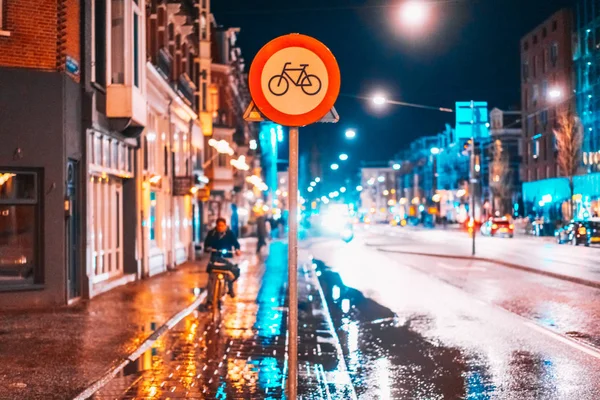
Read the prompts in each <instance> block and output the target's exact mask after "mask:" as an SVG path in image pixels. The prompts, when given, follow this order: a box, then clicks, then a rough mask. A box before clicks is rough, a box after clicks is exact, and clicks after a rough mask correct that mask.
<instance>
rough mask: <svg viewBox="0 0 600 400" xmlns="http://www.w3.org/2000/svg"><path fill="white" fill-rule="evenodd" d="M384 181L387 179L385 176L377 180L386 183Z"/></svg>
mask: <svg viewBox="0 0 600 400" xmlns="http://www.w3.org/2000/svg"><path fill="white" fill-rule="evenodd" d="M384 181H385V177H384V176H383V175H382V176H380V177H378V178H377V182H384Z"/></svg>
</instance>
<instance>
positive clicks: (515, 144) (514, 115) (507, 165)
mask: <svg viewBox="0 0 600 400" xmlns="http://www.w3.org/2000/svg"><path fill="white" fill-rule="evenodd" d="M521 135H522V128H521V112H519V111H502V110H500V109H498V108H494V109H493V110H492V111H490V136H491V140H490V142H489V144H488V147H487V151H486V155H487V163H486V164H487V165H488V166H489V167H488V168H487V173H488V182H489V190H488V199H489V204H490V206H491V208H492V211H497V212H500V213H502V214H506V213H510V214H514V215H515V216H518V215H520V210H519V208H520V207H521V205H520V204H519V203H520V201H521V174H520V171H519V167H520V165H521V154H522V151H521ZM498 146H499V147H500V149H501V153H502V155H501V156H498V157H497V158H496V160H498V161H496V162H498V163H499V164H502V168H501V169H506V170H505V171H503V170H500V171H498V170H497V169H496V168H494V166H493V163H494V162H495V158H494V153H495V151H497V148H498ZM500 175H503V176H500ZM499 186H501V187H499ZM496 188H498V189H500V190H497V189H496ZM521 212H522V211H521Z"/></svg>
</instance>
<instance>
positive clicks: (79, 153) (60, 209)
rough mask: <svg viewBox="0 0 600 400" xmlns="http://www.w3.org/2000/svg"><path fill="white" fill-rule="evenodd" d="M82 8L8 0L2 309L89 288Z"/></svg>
mask: <svg viewBox="0 0 600 400" xmlns="http://www.w3.org/2000/svg"><path fill="white" fill-rule="evenodd" d="M79 5H80V2H79V1H77V0H59V1H56V0H18V1H11V0H8V1H7V0H3V1H0V88H1V90H0V137H2V146H0V307H35V306H43V305H44V306H47V305H58V304H66V303H67V302H68V300H69V299H70V298H75V297H78V296H79V294H80V281H79V279H78V277H79V274H78V273H77V271H78V269H79V268H80V267H81V265H82V254H81V252H79V251H78V249H79V248H80V245H79V242H78V239H79V235H78V232H80V231H81V230H82V229H83V227H84V226H85V222H84V221H83V220H82V219H80V218H78V212H79V210H80V199H81V193H80V192H79V191H78V190H77V189H76V188H77V187H78V184H79V183H81V182H80V181H78V179H80V175H78V174H77V171H76V168H75V166H76V165H78V164H79V163H80V162H81V161H82V158H83V152H84V146H83V145H82V141H81V91H80V87H79V84H78V82H79V80H80V73H81V71H80V63H81V58H80V47H81V46H80V43H79V40H80V39H79V38H80V18H79V16H80V11H81V10H80V8H79Z"/></svg>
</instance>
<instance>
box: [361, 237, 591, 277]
mask: <svg viewBox="0 0 600 400" xmlns="http://www.w3.org/2000/svg"><path fill="white" fill-rule="evenodd" d="M409 232H410V233H409ZM399 234H400V235H407V236H404V237H397V236H396V235H394V233H393V232H390V235H388V236H386V237H377V236H375V237H373V238H370V239H368V240H367V243H368V244H370V245H373V246H375V247H377V248H379V249H380V250H381V251H384V252H394V253H407V254H416V255H426V256H437V257H449V258H457V259H475V260H479V261H486V262H492V263H496V264H500V265H504V266H507V267H512V268H516V269H521V270H525V271H528V272H533V273H538V274H541V275H545V276H550V277H554V278H558V279H563V280H567V281H570V282H575V283H579V284H582V285H586V286H590V287H594V288H600V268H599V267H598V257H599V256H600V249H598V248H597V247H583V246H579V247H574V246H570V245H558V244H556V243H555V242H554V243H553V242H548V241H545V240H538V239H536V238H525V237H520V238H514V239H504V238H490V237H484V236H481V235H478V236H477V237H476V249H477V253H476V257H472V256H471V246H472V239H471V238H470V237H469V236H468V235H467V234H466V233H464V232H459V231H444V230H430V231H423V230H416V229H414V230H410V231H409V230H407V231H401V233H399ZM394 236H396V237H394Z"/></svg>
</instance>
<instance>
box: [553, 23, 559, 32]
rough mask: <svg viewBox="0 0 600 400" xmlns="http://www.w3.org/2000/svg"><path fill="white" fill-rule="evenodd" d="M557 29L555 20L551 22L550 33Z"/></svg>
mask: <svg viewBox="0 0 600 400" xmlns="http://www.w3.org/2000/svg"><path fill="white" fill-rule="evenodd" d="M557 29H558V22H556V20H554V21H552V32H556V30H557Z"/></svg>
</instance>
